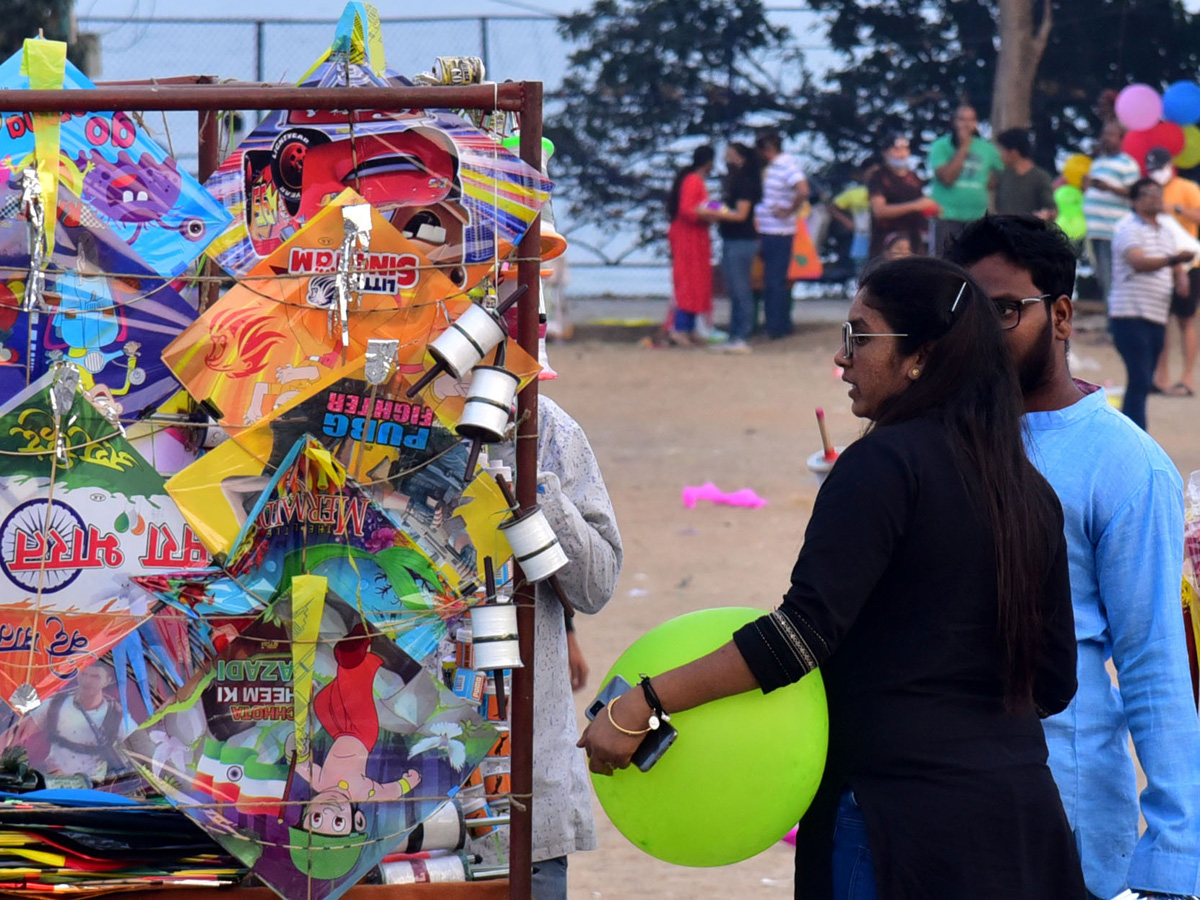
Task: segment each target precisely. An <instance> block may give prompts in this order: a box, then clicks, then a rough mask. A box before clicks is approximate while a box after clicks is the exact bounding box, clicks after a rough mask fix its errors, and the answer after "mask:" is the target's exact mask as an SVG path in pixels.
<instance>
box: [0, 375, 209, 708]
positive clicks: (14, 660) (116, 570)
mask: <svg viewBox="0 0 1200 900" xmlns="http://www.w3.org/2000/svg"><path fill="white" fill-rule="evenodd" d="M115 419H116V414H115V410H114V409H113V408H112V407H107V408H102V407H100V406H97V405H95V404H94V403H92V402H91V401H90V400H88V398H86V397H85V396H84V395H83V393H82V391H81V389H80V387H79V375H78V369H76V368H75V367H73V366H69V365H65V364H64V365H60V366H58V367H56V368H54V369H52V370H51V371H50V372H48V373H47V374H46V375H44V376H43V377H42V378H41V379H39V380H38V381H36V382H34V383H33V384H32V385H30V386H29V387H28V388H27V389H26V390H24V391H22V392H21V393H19V394H18V395H17V396H15V397H14V398H12V399H11V400H9V401H8V402H7V403H6V404H4V405H3V406H2V407H0V576H2V579H3V581H4V582H5V583H6V584H7V590H6V592H5V595H4V603H3V605H0V693H2V695H3V697H4V698H5V699H9V700H10V702H11V703H12V704H13V705H14V706H15V707H16V708H17V709H18V711H21V712H25V711H28V710H30V709H32V708H35V707H36V706H37V704H38V703H39V702H40V701H42V700H45V699H46V698H47V697H49V696H50V695H51V694H53V693H54V692H56V691H57V690H59V689H60V688H62V687H64V686H66V685H67V684H69V683H70V682H71V680H72V679H73V678H75V676H76V673H77V672H78V671H79V670H81V669H83V668H85V667H86V666H88V665H89V664H91V663H92V662H94V661H95V660H96V659H97V658H98V657H100V656H101V655H103V654H104V653H105V652H107V651H108V650H109V649H110V648H112V647H113V646H114V645H115V644H116V643H117V642H118V641H120V640H121V639H122V638H123V637H125V636H126V635H127V634H129V633H130V632H131V631H132V630H133V629H135V628H136V627H137V626H138V625H139V624H140V623H141V622H142V621H144V620H145V619H146V618H147V617H148V616H149V615H150V613H151V607H152V602H151V598H150V597H149V596H148V595H146V594H145V593H144V592H142V591H141V590H139V589H138V588H136V587H135V586H133V585H131V584H130V581H129V576H131V575H144V574H149V573H151V572H154V571H155V570H158V571H172V570H176V569H181V568H188V567H191V566H198V565H204V564H205V563H206V562H207V557H208V554H207V551H206V550H205V548H204V545H203V544H201V543H200V541H199V540H197V539H196V537H195V536H194V535H193V534H192V532H191V529H189V528H188V527H187V526H186V525H185V523H184V521H183V519H182V517H181V516H180V514H179V510H178V509H177V508H176V506H175V504H174V502H173V501H172V500H171V499H170V497H168V496H167V494H166V490H165V488H164V484H163V479H162V477H161V476H160V475H159V474H158V473H157V472H155V471H154V469H153V468H152V467H151V466H150V465H149V464H148V463H147V462H146V460H145V459H143V458H142V457H141V456H140V455H139V454H138V453H137V451H136V450H134V449H133V447H132V446H131V445H130V444H129V442H128V441H127V440H126V439H125V437H124V436H123V435H122V433H121V431H120V430H119V427H118V426H117V425H116V424H114V422H115ZM18 689H19V690H18ZM14 694H16V698H15V699H10V698H13V697H14Z"/></svg>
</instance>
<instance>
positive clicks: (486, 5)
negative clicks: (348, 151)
mask: <svg viewBox="0 0 1200 900" xmlns="http://www.w3.org/2000/svg"><path fill="white" fill-rule="evenodd" d="M1193 2H1195V3H1197V4H1200V0H1193ZM587 5H588V4H587V3H583V2H579V0H443V2H442V3H439V4H438V5H437V14H439V15H447V16H460V15H462V16H480V15H486V16H504V15H521V14H522V13H535V14H536V13H544V14H551V15H553V14H559V13H569V12H573V11H575V10H578V9H582V8H584V7H586V6H587ZM799 5H803V4H802V3H786V2H768V3H767V6H768V7H770V6H799ZM342 6H343V4H342V3H341V2H339V0H254V2H252V3H246V2H245V0H206V2H205V3H204V16H205V17H206V18H209V17H211V18H222V17H230V18H239V19H246V18H251V19H253V18H295V19H305V18H308V19H316V18H320V19H330V18H333V19H336V18H337V17H338V15H339V14H340V13H341V11H342ZM75 8H76V14H77V15H80V16H83V15H92V16H119V17H124V18H141V17H147V18H150V17H164V16H195V15H197V12H196V4H195V2H194V0H76V4H75ZM375 8H376V9H378V10H379V13H380V15H382V16H385V17H387V16H395V17H402V16H417V15H428V14H429V12H428V10H429V7H427V6H423V5H420V4H417V3H413V2H408V0H377V2H376V3H375Z"/></svg>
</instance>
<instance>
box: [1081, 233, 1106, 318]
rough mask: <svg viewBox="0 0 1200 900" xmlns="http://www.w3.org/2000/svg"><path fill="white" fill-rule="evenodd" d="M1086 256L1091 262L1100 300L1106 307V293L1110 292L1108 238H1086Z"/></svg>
mask: <svg viewBox="0 0 1200 900" xmlns="http://www.w3.org/2000/svg"><path fill="white" fill-rule="evenodd" d="M1087 255H1088V259H1090V260H1091V261H1092V272H1093V273H1094V274H1095V276H1096V285H1097V287H1099V288H1100V299H1101V300H1103V301H1104V304H1105V306H1107V305H1108V292H1109V291H1111V290H1112V241H1111V240H1109V239H1108V238H1088V239H1087Z"/></svg>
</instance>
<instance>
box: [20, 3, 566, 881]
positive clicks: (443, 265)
mask: <svg viewBox="0 0 1200 900" xmlns="http://www.w3.org/2000/svg"><path fill="white" fill-rule="evenodd" d="M212 81H213V79H211V78H207V77H197V78H195V79H182V80H176V83H172V84H156V85H154V86H153V88H150V87H146V86H138V85H123V86H120V87H116V86H114V87H105V86H97V85H94V84H92V83H91V82H90V81H89V80H88V79H87V78H86V77H85V76H84V75H83V74H82V73H80V72H79V71H78V70H76V69H75V68H74V67H73V66H72V65H71V64H70V63H69V62H67V61H66V59H65V48H64V47H63V45H60V44H56V43H54V42H51V41H45V40H41V39H36V40H30V41H27V42H26V44H25V48H24V50H23V51H22V52H20V53H18V54H16V55H14V57H13V58H11V59H10V60H8V61H7V62H5V63H4V64H3V65H0V87H4V88H8V89H9V90H6V91H4V92H2V93H0V115H2V116H3V121H4V129H3V131H0V144H3V152H2V153H0V159H2V160H3V165H4V171H3V173H2V174H3V176H4V181H3V182H2V183H0V204H2V206H3V210H4V215H3V216H0V269H2V270H3V277H2V278H0V699H3V701H4V705H3V708H2V709H0V892H4V893H28V892H32V891H54V892H56V893H77V894H95V893H104V892H112V891H128V890H155V891H158V892H160V893H163V892H169V893H172V894H174V893H175V892H176V891H179V890H182V889H184V888H190V889H204V888H216V887H238V888H254V887H256V886H258V887H260V888H261V887H266V888H270V889H271V890H273V891H274V892H275V893H276V894H278V895H279V896H280V897H282V898H284V900H336V898H338V897H340V896H341V895H342V894H344V893H345V892H346V891H349V890H352V889H353V890H354V891H356V893H361V892H369V891H371V890H379V891H385V890H386V891H390V892H392V893H400V894H402V895H404V896H443V897H452V896H458V894H459V893H464V894H468V895H470V896H473V897H500V896H511V897H527V896H528V892H529V870H530V863H529V819H528V809H529V805H528V802H527V801H528V799H529V791H530V783H531V764H532V759H531V756H532V747H531V741H530V738H531V729H532V695H533V685H532V671H531V664H532V640H531V638H532V635H531V633H530V632H531V630H532V607H531V604H532V582H534V581H542V580H550V582H551V583H553V582H554V573H555V572H556V571H557V570H558V568H560V567H561V566H562V565H564V564H565V562H566V557H565V556H564V555H563V553H562V550H561V549H560V548H559V547H558V544H557V541H556V540H555V539H554V534H553V531H551V530H549V526H548V525H547V524H546V521H545V518H544V517H543V516H542V515H541V514H540V512H539V511H538V510H537V503H536V434H537V420H536V416H537V394H536V384H535V383H536V381H537V379H538V377H539V374H541V375H543V376H544V374H545V373H544V371H543V369H544V368H545V367H544V366H543V365H539V361H538V356H539V348H538V298H539V296H540V291H539V284H538V281H539V274H540V271H541V265H542V262H543V259H545V258H549V257H550V256H553V255H556V254H558V253H561V252H562V249H563V247H564V245H565V244H564V242H563V240H562V239H561V238H560V237H559V236H558V235H557V234H555V233H554V231H553V228H552V226H551V227H547V228H545V229H543V227H542V226H543V223H542V217H543V216H544V215H545V216H548V214H549V209H548V201H549V199H550V193H551V187H552V186H551V183H550V181H549V180H548V178H547V177H546V175H545V171H544V166H543V163H542V156H543V146H542V138H541V88H540V85H538V84H536V83H506V84H503V85H499V84H494V83H490V82H487V83H485V82H484V71H483V66H482V64H481V63H480V62H479V61H478V60H476V59H469V58H442V59H439V60H437V62H436V65H435V66H434V67H433V70H432V71H431V72H423V73H420V74H418V75H415V76H413V77H412V78H406V77H404V76H402V75H400V74H398V73H396V72H394V71H392V70H390V69H388V68H386V66H385V64H384V59H383V48H382V44H381V42H380V40H379V28H378V16H377V14H376V12H375V10H374V9H373V8H372V7H370V6H369V5H368V4H365V3H358V2H355V3H350V4H349V5H348V6H347V8H346V11H345V13H344V14H343V16H342V19H341V21H340V22H339V23H338V26H337V31H336V34H335V37H334V41H333V43H332V44H331V46H330V48H329V50H328V51H327V52H326V53H325V54H324V55H323V56H322V57H321V59H320V60H318V61H317V63H316V65H314V66H313V67H312V68H311V69H310V70H309V72H308V73H307V74H306V75H305V76H304V78H302V79H301V82H300V84H299V85H295V86H285V85H280V86H263V85H255V86H247V85H239V84H236V83H234V84H220V85H217V84H213V83H212ZM181 82H183V83H181ZM66 91H72V92H74V93H72V94H70V95H68V94H66V93H65V92H66ZM245 108H258V109H264V110H270V111H269V112H267V113H266V115H265V116H264V117H263V118H262V120H261V121H260V123H259V125H258V126H257V127H256V128H255V129H254V130H253V131H252V132H251V133H250V134H249V135H247V136H246V137H245V138H244V140H242V141H241V142H240V143H239V144H238V145H237V146H236V147H234V148H233V149H232V151H231V152H230V153H229V154H228V155H227V156H226V157H225V158H224V160H221V159H220V158H219V157H218V155H217V153H218V151H217V141H216V140H215V138H216V121H217V119H218V116H217V115H216V113H217V112H219V111H220V110H227V109H245ZM67 109H71V110H82V111H79V112H75V111H72V112H64V111H63V110H67ZM161 109H194V110H197V111H198V113H199V115H200V123H201V128H200V133H201V177H202V180H203V183H201V180H197V179H195V178H193V177H192V176H191V175H189V174H188V173H187V172H185V171H184V170H183V169H182V168H181V167H180V166H179V165H178V164H177V163H176V161H175V160H174V159H172V157H171V155H170V154H169V153H168V152H167V151H166V150H165V149H164V148H163V147H162V146H160V144H159V143H158V141H157V140H156V139H155V138H154V137H153V136H152V135H151V134H150V129H149V128H148V127H147V126H146V125H145V122H144V121H143V118H142V116H141V113H142V112H144V111H147V110H161ZM522 126H523V127H522ZM166 137H167V143H168V144H169V143H170V141H169V135H167V136H166ZM222 270H223V271H222ZM506 312H509V313H510V314H509V315H507V316H506V315H505V313H506ZM512 312H516V316H515V318H514V317H513V316H512V315H511V313H512ZM510 323H515V327H513V326H512V325H510ZM510 328H511V330H510ZM542 359H543V362H544V355H543V357H542ZM513 440H516V441H517V445H516V447H517V454H516V459H517V465H516V471H515V472H513V471H511V470H508V469H506V468H504V467H501V466H498V465H496V464H494V463H492V462H490V461H489V456H488V445H489V444H496V443H499V442H507V441H513ZM510 484H513V485H514V486H515V494H514V488H511V487H510ZM517 560H521V561H522V562H523V564H524V571H522V567H521V566H519V565H517ZM563 604H564V607H565V609H564V613H565V614H569V613H570V606H569V603H568V602H567V600H566V599H565V598H563ZM452 883H458V884H459V886H458V887H455V886H454V884H452ZM372 884H374V885H383V886H387V887H378V888H371V887H369V885H372ZM362 885H368V887H363V886H362ZM399 885H405V887H403V888H401V887H395V886H399ZM356 886H357V887H356ZM195 896H199V895H195Z"/></svg>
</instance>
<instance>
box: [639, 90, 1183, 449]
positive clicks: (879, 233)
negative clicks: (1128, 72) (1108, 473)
mask: <svg viewBox="0 0 1200 900" xmlns="http://www.w3.org/2000/svg"><path fill="white" fill-rule="evenodd" d="M1124 137H1125V131H1124V128H1123V126H1122V125H1121V123H1120V122H1119V121H1118V119H1117V118H1116V116H1115V115H1109V116H1108V117H1107V118H1106V119H1105V121H1104V124H1103V126H1102V128H1101V130H1100V132H1099V133H1098V134H1097V135H1096V138H1095V143H1094V146H1093V147H1091V148H1090V150H1091V161H1090V168H1083V169H1081V168H1080V165H1079V163H1080V162H1081V161H1082V162H1083V163H1084V166H1085V167H1086V165H1087V159H1086V158H1085V157H1082V156H1079V155H1076V156H1073V157H1071V158H1070V159H1069V160H1067V161H1066V164H1065V165H1064V166H1063V172H1062V173H1061V174H1059V173H1055V174H1052V173H1049V172H1047V171H1046V170H1044V169H1043V168H1041V167H1040V166H1038V165H1036V164H1035V163H1034V162H1033V158H1032V157H1033V147H1032V142H1031V137H1030V134H1029V132H1028V131H1027V130H1025V129H1010V130H1007V131H1004V132H1002V133H1000V134H998V135H996V136H995V138H994V139H991V140H989V139H988V138H987V137H984V136H983V134H981V131H980V127H979V119H978V116H977V114H976V111H975V109H974V108H973V107H971V106H970V105H968V104H965V103H964V104H963V105H961V106H959V107H958V109H957V110H956V111H955V114H954V118H953V121H952V122H951V123H950V127H949V129H948V131H947V133H946V134H943V135H941V136H940V137H938V138H937V139H936V140H934V141H933V142H932V143H930V144H929V146H928V148H927V149H926V153H925V157H924V160H923V161H922V160H921V159H919V158H918V157H917V156H916V155H915V154H914V153H913V148H912V144H911V141H910V138H909V137H907V136H905V135H903V134H889V135H886V136H885V137H884V138H883V140H882V141H881V142H880V146H879V149H878V151H877V152H875V153H872V154H870V155H869V156H867V157H866V158H864V159H862V160H860V161H859V162H858V164H857V166H856V167H855V169H854V171H853V173H852V175H851V178H850V181H849V183H846V184H843V185H841V186H840V187H841V189H840V190H838V191H836V192H835V191H831V190H822V189H820V188H818V187H817V186H816V185H814V184H812V183H810V180H809V179H808V178H807V177H806V174H805V172H804V170H803V168H802V166H801V164H800V162H799V160H797V159H796V157H794V156H792V155H791V154H788V153H785V152H783V149H782V141H781V139H780V135H779V134H778V133H777V132H774V131H765V132H761V133H760V134H759V135H758V137H757V140H756V141H755V144H754V147H753V148H751V147H749V146H747V145H745V144H741V143H736V142H732V143H730V144H729V145H728V146H727V147H726V148H725V150H724V155H723V159H724V166H723V174H722V177H721V181H720V189H719V191H720V192H719V195H717V196H710V194H709V191H708V186H707V180H708V178H709V176H710V175H712V173H713V170H714V162H715V159H716V154H715V152H714V150H713V148H712V147H711V146H708V145H704V146H701V147H699V148H697V149H696V150H695V151H694V153H693V159H692V162H691V164H690V165H688V166H685V167H683V168H681V169H680V170H679V172H678V173H677V176H676V178H675V183H674V186H673V188H672V191H671V195H670V198H669V201H668V204H667V213H668V217H669V219H670V231H669V237H670V246H671V254H672V274H673V284H674V295H675V296H674V304H673V308H672V310H671V312H670V313H669V314H668V317H667V321H666V323H665V325H664V329H663V333H662V337H661V342H662V343H670V344H673V345H677V346H695V345H708V346H711V347H712V348H713V349H714V350H717V351H721V352H727V353H748V352H750V349H751V345H750V342H749V341H750V338H751V336H752V335H753V334H755V333H756V332H757V331H760V330H761V332H762V333H763V334H764V335H765V336H766V338H768V339H775V338H780V337H784V336H786V335H787V334H789V333H791V329H792V325H791V321H792V319H791V304H792V291H791V286H792V283H793V281H794V280H795V279H796V278H797V277H805V276H803V275H800V274H798V271H797V267H798V265H802V264H803V263H804V261H805V260H804V257H805V254H812V255H817V254H818V253H819V255H820V256H822V257H823V258H824V259H826V260H828V261H829V262H828V263H827V267H826V272H825V275H824V279H823V280H827V281H848V280H851V279H856V278H857V277H858V276H859V275H860V274H861V273H862V271H863V269H864V267H865V266H866V264H867V263H868V262H870V261H871V260H873V259H877V258H886V259H894V258H900V257H904V256H908V255H912V254H933V255H940V254H941V253H943V252H944V251H945V250H946V248H947V247H948V246H949V245H950V244H951V243H952V242H953V241H954V239H955V238H957V237H958V236H959V235H960V234H961V233H962V231H963V229H964V228H965V227H966V226H967V225H968V224H969V223H970V222H972V221H975V220H977V219H979V218H981V217H982V216H984V215H986V214H988V213H993V214H1001V215H1030V216H1035V217H1037V218H1039V219H1042V220H1047V221H1055V222H1056V223H1057V224H1058V225H1059V227H1061V228H1062V230H1063V231H1064V232H1065V233H1066V235H1067V237H1068V238H1070V239H1071V240H1072V241H1073V242H1074V245H1075V247H1076V249H1077V252H1078V254H1079V258H1080V260H1081V262H1082V263H1083V264H1084V265H1085V266H1087V267H1090V271H1091V274H1092V279H1091V280H1086V279H1082V280H1081V281H1082V282H1083V285H1084V288H1083V291H1084V294H1085V296H1088V297H1089V299H1097V300H1100V301H1102V302H1103V303H1104V304H1105V309H1106V312H1107V315H1108V326H1109V333H1110V335H1111V337H1112V340H1113V342H1114V344H1115V346H1116V348H1117V350H1118V352H1119V353H1120V355H1121V358H1122V360H1123V361H1124V363H1125V366H1126V369H1127V374H1128V378H1127V384H1126V388H1125V395H1124V399H1123V401H1122V402H1123V408H1124V411H1125V412H1126V414H1128V415H1129V416H1130V418H1132V419H1133V420H1134V421H1135V422H1137V423H1138V424H1139V425H1141V426H1142V427H1143V428H1144V427H1145V426H1146V413H1145V405H1146V397H1147V396H1148V395H1149V394H1152V393H1161V394H1165V395H1169V396H1177V397H1193V396H1194V395H1195V387H1196V385H1195V369H1196V356H1197V331H1196V323H1195V313H1196V306H1197V298H1198V296H1200V241H1198V240H1197V236H1198V233H1200V184H1197V183H1196V182H1195V181H1193V180H1191V179H1190V178H1187V177H1185V176H1184V175H1182V174H1181V173H1180V172H1178V171H1177V170H1176V167H1175V165H1174V163H1173V161H1172V156H1171V154H1170V153H1169V152H1168V151H1167V150H1165V149H1164V148H1161V147H1150V148H1146V149H1144V150H1143V149H1139V151H1138V152H1137V153H1136V155H1130V153H1128V152H1126V151H1125V150H1124V149H1122V144H1123V140H1124ZM713 224H716V226H717V230H718V233H719V236H720V239H721V245H720V257H719V258H720V269H719V271H720V281H721V282H722V283H723V285H724V288H725V290H726V292H727V293H728V295H729V299H730V323H729V331H728V334H725V333H722V332H720V331H719V330H717V329H716V328H715V327H714V326H713V324H712V308H713V305H712V304H713V277H712V274H713V273H712V271H711V260H712V246H711V243H710V231H711V226H712V225H713ZM760 307H761V310H762V313H761V316H760V314H759V308H760ZM1172 322H1173V323H1174V328H1173V329H1172V331H1173V332H1174V333H1175V334H1177V335H1178V340H1179V346H1180V348H1181V352H1180V360H1179V362H1178V364H1175V363H1173V362H1172V361H1171V357H1170V347H1169V344H1170V341H1169V339H1168V325H1169V324H1170V323H1172Z"/></svg>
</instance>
